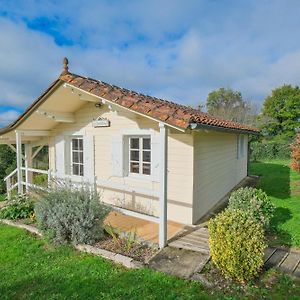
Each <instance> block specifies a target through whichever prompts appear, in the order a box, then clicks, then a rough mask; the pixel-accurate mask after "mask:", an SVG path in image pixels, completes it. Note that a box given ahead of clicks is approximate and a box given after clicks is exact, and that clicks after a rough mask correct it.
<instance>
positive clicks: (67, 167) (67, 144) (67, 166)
mask: <svg viewBox="0 0 300 300" xmlns="http://www.w3.org/2000/svg"><path fill="white" fill-rule="evenodd" d="M64 142H65V151H64V155H65V158H64V159H65V169H64V173H65V174H66V175H71V137H70V136H64Z"/></svg>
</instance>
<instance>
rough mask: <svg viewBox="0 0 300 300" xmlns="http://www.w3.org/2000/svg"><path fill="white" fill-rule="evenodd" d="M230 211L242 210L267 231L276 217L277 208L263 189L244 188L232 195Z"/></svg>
mask: <svg viewBox="0 0 300 300" xmlns="http://www.w3.org/2000/svg"><path fill="white" fill-rule="evenodd" d="M228 209H241V210H243V211H245V212H246V213H249V214H252V215H253V217H254V218H255V219H256V220H257V221H259V222H260V223H261V224H262V225H263V226H264V228H265V229H267V228H268V227H269V224H270V220H271V218H272V217H273V215H274V211H275V206H274V204H273V203H272V202H271V200H270V199H269V197H268V196H267V194H266V193H265V192H264V191H262V190H261V189H256V188H253V187H244V188H239V189H238V190H236V191H233V192H232V193H231V195H230V198H229V204H228Z"/></svg>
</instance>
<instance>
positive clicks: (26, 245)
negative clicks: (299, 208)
mask: <svg viewBox="0 0 300 300" xmlns="http://www.w3.org/2000/svg"><path fill="white" fill-rule="evenodd" d="M0 274H1V280H0V295H1V296H0V298H1V299H49V300H50V299H246V295H247V297H248V299H262V298H263V299H299V297H300V282H299V281H293V280H291V279H290V278H289V277H288V276H286V275H280V274H278V273H276V272H275V273H274V271H273V272H272V273H267V274H265V275H264V278H263V279H262V280H261V282H262V285H261V286H260V287H256V286H255V285H249V286H247V292H246V293H245V292H242V291H241V288H240V286H238V285H234V286H232V289H231V290H230V291H229V292H226V295H224V294H223V293H222V292H221V291H220V290H216V289H212V290H207V289H205V288H204V287H203V286H202V285H200V284H199V283H195V282H190V281H187V280H182V279H177V278H174V277H172V276H168V275H165V274H162V273H158V272H154V271H152V270H150V269H140V270H126V269H125V268H122V267H119V266H116V265H114V264H112V263H111V262H109V261H107V260H104V259H102V258H100V257H95V256H91V255H88V254H82V253H79V252H76V251H75V250H74V249H72V248H70V247H67V246H60V247H54V246H51V245H49V244H47V243H46V242H45V241H44V240H41V239H37V238H35V237H34V236H32V235H30V234H29V233H27V232H25V231H23V230H21V229H17V228H13V227H9V226H6V225H0Z"/></svg>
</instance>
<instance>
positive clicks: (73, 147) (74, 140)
mask: <svg viewBox="0 0 300 300" xmlns="http://www.w3.org/2000/svg"><path fill="white" fill-rule="evenodd" d="M72 149H73V150H78V139H72Z"/></svg>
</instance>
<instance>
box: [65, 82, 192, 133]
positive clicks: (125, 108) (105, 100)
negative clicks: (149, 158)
mask: <svg viewBox="0 0 300 300" xmlns="http://www.w3.org/2000/svg"><path fill="white" fill-rule="evenodd" d="M64 87H68V88H72V89H76V90H78V91H80V92H81V93H86V94H88V95H90V96H93V97H96V98H97V99H99V100H101V102H102V103H104V102H107V103H109V104H111V105H112V106H115V107H119V108H121V109H124V110H127V111H130V112H132V113H135V114H137V115H140V116H143V117H145V118H148V119H150V120H153V121H155V122H158V123H163V124H164V125H165V126H168V127H170V128H174V129H176V130H178V131H181V132H186V129H188V128H182V127H178V126H175V125H172V124H169V123H168V122H164V121H162V120H159V119H156V118H153V117H151V116H148V115H146V114H143V113H140V112H138V111H136V110H133V109H130V108H128V107H125V106H123V105H120V104H118V103H116V102H114V101H111V100H108V99H106V98H104V97H101V96H98V95H95V94H93V93H90V92H88V91H85V90H83V89H81V88H79V87H77V86H74V85H72V84H70V83H67V82H65V83H64Z"/></svg>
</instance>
